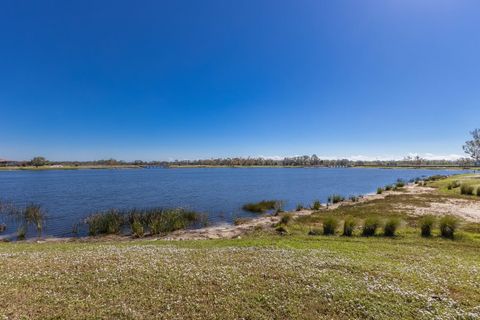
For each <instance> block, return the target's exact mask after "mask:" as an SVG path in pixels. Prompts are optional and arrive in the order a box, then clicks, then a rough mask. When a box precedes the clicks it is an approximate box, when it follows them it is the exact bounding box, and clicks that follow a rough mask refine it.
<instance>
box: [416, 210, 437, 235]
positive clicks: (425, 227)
mask: <svg viewBox="0 0 480 320" xmlns="http://www.w3.org/2000/svg"><path fill="white" fill-rule="evenodd" d="M435 221H436V218H435V217H434V216H432V215H427V216H424V217H422V218H421V219H420V230H421V231H420V234H421V235H422V237H426V238H428V237H431V236H432V230H433V227H434V225H435Z"/></svg>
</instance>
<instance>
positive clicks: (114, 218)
mask: <svg viewBox="0 0 480 320" xmlns="http://www.w3.org/2000/svg"><path fill="white" fill-rule="evenodd" d="M85 222H86V224H87V225H88V234H89V235H91V236H96V235H100V234H117V233H120V228H121V227H122V224H123V223H124V219H123V216H122V215H121V214H120V212H119V211H118V210H116V209H110V210H107V211H105V212H97V213H94V214H92V215H91V216H89V217H88V218H87V219H86V221H85Z"/></svg>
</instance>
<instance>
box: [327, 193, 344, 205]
mask: <svg viewBox="0 0 480 320" xmlns="http://www.w3.org/2000/svg"><path fill="white" fill-rule="evenodd" d="M344 200H345V198H344V197H343V196H341V195H339V194H332V195H331V196H329V197H328V202H330V203H332V204H335V203H339V202H342V201H344Z"/></svg>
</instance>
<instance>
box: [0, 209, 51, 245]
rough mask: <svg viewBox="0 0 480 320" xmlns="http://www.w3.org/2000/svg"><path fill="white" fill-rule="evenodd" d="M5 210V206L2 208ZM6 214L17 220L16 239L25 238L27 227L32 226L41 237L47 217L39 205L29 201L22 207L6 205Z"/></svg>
mask: <svg viewBox="0 0 480 320" xmlns="http://www.w3.org/2000/svg"><path fill="white" fill-rule="evenodd" d="M4 210H5V208H4ZM7 210H8V212H7V213H8V214H9V215H10V216H11V217H13V219H14V220H16V221H17V224H18V226H19V227H18V232H17V233H18V235H19V236H17V238H18V239H25V238H26V236H27V232H28V227H29V226H32V227H33V228H34V229H35V230H36V231H37V236H38V237H41V235H42V231H43V229H44V226H45V220H46V217H47V213H46V211H45V210H44V209H43V208H42V206H41V205H39V204H35V203H29V204H27V205H26V206H25V207H24V208H18V207H15V206H13V205H9V206H8V209H7Z"/></svg>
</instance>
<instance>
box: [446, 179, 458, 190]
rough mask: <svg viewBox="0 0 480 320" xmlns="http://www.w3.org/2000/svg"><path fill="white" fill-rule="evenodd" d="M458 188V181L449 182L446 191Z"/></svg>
mask: <svg viewBox="0 0 480 320" xmlns="http://www.w3.org/2000/svg"><path fill="white" fill-rule="evenodd" d="M458 187H460V182H458V181H456V180H455V181H453V182H450V183H449V184H448V186H447V189H448V190H452V189H456V188H458Z"/></svg>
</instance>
